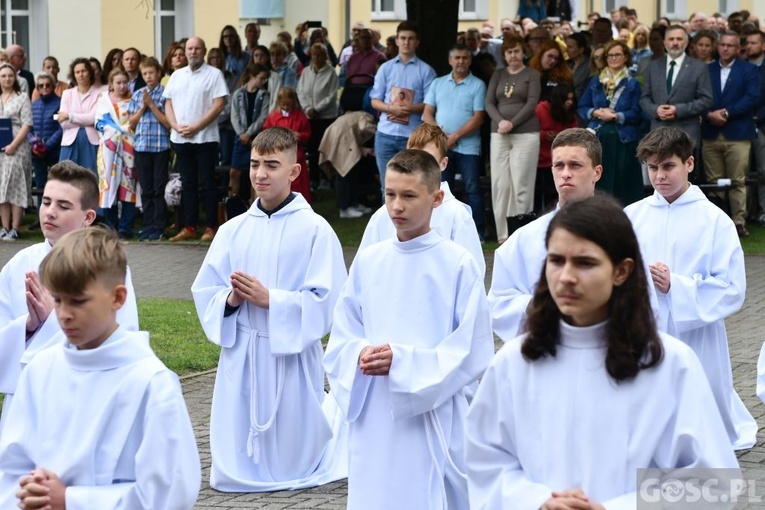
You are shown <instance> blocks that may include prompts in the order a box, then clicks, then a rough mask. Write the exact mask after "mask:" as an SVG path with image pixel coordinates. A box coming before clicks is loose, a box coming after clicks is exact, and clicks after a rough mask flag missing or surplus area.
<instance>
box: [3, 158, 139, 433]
mask: <svg viewBox="0 0 765 510" xmlns="http://www.w3.org/2000/svg"><path fill="white" fill-rule="evenodd" d="M97 207H98V179H97V178H96V175H95V174H94V173H93V172H92V171H91V170H89V169H87V168H83V167H81V166H79V165H76V164H74V163H72V162H71V161H62V162H61V163H57V164H56V165H53V167H51V169H50V172H49V173H48V182H47V183H46V184H45V190H44V191H43V198H42V206H41V207H40V225H41V226H42V232H43V235H44V236H45V241H43V242H42V243H38V244H34V245H32V246H30V247H28V248H24V249H23V250H21V251H20V252H18V253H17V254H16V255H14V257H13V258H12V259H11V260H10V261H8V263H7V264H6V265H5V266H4V267H3V269H2V271H0V325H1V326H0V353H2V355H0V393H4V394H5V401H4V405H3V420H2V422H3V423H5V421H6V419H5V415H6V414H7V412H8V408H9V406H10V402H11V397H12V395H13V394H14V393H16V384H17V382H18V379H19V374H21V369H22V368H23V367H24V366H25V365H26V364H27V363H29V362H30V361H31V359H32V358H33V357H34V356H35V355H36V354H37V353H39V352H40V351H42V350H43V349H45V348H46V347H49V346H50V345H53V344H54V343H56V342H57V341H59V340H60V339H59V338H57V336H56V333H58V332H59V331H60V328H59V325H58V322H57V320H56V317H55V315H54V316H53V317H51V313H52V312H53V305H54V303H53V298H52V297H51V295H50V293H49V292H48V289H46V288H45V286H44V285H43V284H42V283H41V281H40V277H39V275H38V273H37V271H38V268H39V267H40V263H41V262H42V260H43V258H44V257H45V256H46V255H47V254H48V253H49V252H50V250H51V248H52V247H53V246H54V245H55V244H56V242H57V241H58V240H59V239H60V238H61V237H62V236H64V235H65V234H67V233H69V232H72V231H74V230H77V229H80V228H83V227H87V226H89V225H90V224H92V223H93V220H95V219H96V208H97ZM125 286H126V287H127V301H126V303H125V305H124V306H123V307H121V308H120V310H119V312H118V316H117V319H118V322H119V323H120V324H121V325H122V327H123V328H124V329H127V330H133V331H135V330H138V309H137V307H136V301H135V292H134V291H133V284H132V281H131V279H130V270H129V268H128V269H127V273H126V275H125Z"/></svg>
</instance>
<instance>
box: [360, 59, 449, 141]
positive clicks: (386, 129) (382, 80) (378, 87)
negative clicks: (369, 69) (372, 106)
mask: <svg viewBox="0 0 765 510" xmlns="http://www.w3.org/2000/svg"><path fill="white" fill-rule="evenodd" d="M435 78H436V72H435V71H434V70H433V68H432V67H430V66H429V65H428V64H426V63H425V62H423V61H422V60H420V59H419V58H417V57H416V56H415V57H413V58H412V60H410V61H409V62H407V63H406V64H405V63H403V62H402V61H401V57H399V56H397V57H395V58H394V59H392V60H389V61H387V62H385V63H384V64H383V65H381V66H380V69H378V70H377V74H376V75H375V84H374V86H373V87H372V92H371V93H370V94H369V97H370V98H371V99H379V100H380V101H382V102H384V103H385V104H390V91H391V87H400V88H405V89H409V90H411V91H412V92H413V93H414V98H413V100H412V104H420V103H422V102H424V101H425V94H426V93H427V92H428V89H429V88H430V84H431V83H432V82H433V80H434V79H435ZM420 124H422V115H420V114H419V113H412V114H410V115H409V122H408V123H407V124H399V123H396V122H391V121H389V120H388V114H386V113H382V114H381V115H380V123H379V124H378V125H377V131H379V132H380V133H383V134H386V135H390V136H403V137H406V138H409V135H410V134H412V131H414V129H415V128H416V127H417V126H419V125H420Z"/></svg>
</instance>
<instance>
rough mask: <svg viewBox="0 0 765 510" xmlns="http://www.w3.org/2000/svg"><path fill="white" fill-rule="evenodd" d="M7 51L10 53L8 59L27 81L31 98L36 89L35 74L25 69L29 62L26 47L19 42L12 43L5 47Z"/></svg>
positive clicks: (17, 72)
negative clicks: (25, 51)
mask: <svg viewBox="0 0 765 510" xmlns="http://www.w3.org/2000/svg"><path fill="white" fill-rule="evenodd" d="M5 53H6V54H7V55H8V60H9V61H10V62H11V65H12V66H13V68H14V69H16V74H18V75H19V76H20V77H22V78H24V79H25V80H26V81H27V84H28V85H29V87H28V88H27V92H28V93H29V97H30V99H31V98H32V91H33V90H34V89H35V75H34V74H32V73H30V72H29V71H27V70H26V69H24V66H25V65H26V63H27V55H26V53H24V48H22V47H21V46H19V45H18V44H11V45H10V46H8V47H7V48H6V49H5Z"/></svg>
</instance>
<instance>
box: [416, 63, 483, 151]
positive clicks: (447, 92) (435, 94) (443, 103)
mask: <svg viewBox="0 0 765 510" xmlns="http://www.w3.org/2000/svg"><path fill="white" fill-rule="evenodd" d="M425 104H428V105H430V106H433V107H435V109H436V122H437V123H438V125H439V126H441V129H443V130H444V131H445V132H446V134H448V135H450V134H452V133H454V132H455V131H457V130H458V129H459V128H461V127H462V126H463V125H464V124H465V123H466V122H467V121H469V120H470V118H471V117H472V116H473V115H474V114H475V112H482V111H483V109H484V104H486V85H484V83H483V81H481V80H480V79H479V78H476V77H475V76H473V75H472V74H470V73H468V75H467V76H466V77H465V79H463V80H462V81H461V82H459V83H457V82H455V81H454V77H453V76H452V73H449V74H448V75H446V76H441V77H440V78H436V79H435V80H433V83H432V84H431V85H430V88H429V89H428V93H427V95H426V96H425ZM452 150H453V151H455V152H459V153H460V154H473V155H476V156H477V155H480V154H481V129H480V126H479V127H478V129H476V130H475V131H473V132H472V133H470V134H469V135H467V136H463V137H462V138H460V139H459V140H458V141H457V144H456V145H455V146H454V148H453V149H452Z"/></svg>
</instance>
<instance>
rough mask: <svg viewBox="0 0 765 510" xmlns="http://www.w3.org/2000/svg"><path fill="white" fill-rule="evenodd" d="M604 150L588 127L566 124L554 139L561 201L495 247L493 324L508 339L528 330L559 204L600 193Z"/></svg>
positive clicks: (555, 173)
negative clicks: (547, 238) (528, 316)
mask: <svg viewBox="0 0 765 510" xmlns="http://www.w3.org/2000/svg"><path fill="white" fill-rule="evenodd" d="M602 154H603V148H602V147H601V145H600V140H598V137H597V136H596V135H594V134H593V133H591V132H590V131H587V130H586V129H581V128H573V129H566V130H565V131H561V132H560V133H559V134H558V136H556V137H555V140H553V143H552V160H553V165H552V174H553V179H554V181H555V189H556V190H557V191H558V206H557V207H556V209H555V211H553V212H550V213H548V214H545V215H544V216H542V217H540V218H537V219H536V220H534V221H532V222H531V223H529V224H528V225H524V226H523V227H521V228H520V229H518V230H516V231H515V232H513V234H512V235H511V236H510V238H509V239H508V240H507V241H505V242H504V243H503V244H502V246H500V247H499V248H497V250H496V251H495V252H494V269H493V272H492V279H491V288H490V289H489V296H488V298H489V306H490V309H491V327H492V329H493V330H494V333H496V334H497V336H498V337H499V338H501V339H502V341H504V342H507V341H509V340H512V339H513V338H515V337H516V336H518V335H520V334H521V333H522V332H523V325H524V323H525V321H526V309H527V308H528V306H529V303H530V302H531V297H532V295H533V294H534V287H535V286H536V284H537V281H538V280H539V272H540V270H541V269H542V265H543V264H544V261H545V256H546V255H547V250H546V248H545V234H546V232H547V227H548V225H549V224H550V221H551V220H552V219H553V217H555V214H556V213H557V212H558V211H559V210H561V209H562V208H564V207H566V206H567V205H569V204H572V203H574V202H577V201H579V200H583V199H585V198H589V197H591V196H593V195H594V194H595V183H597V182H598V181H599V180H600V176H601V174H602V173H603V167H602V166H601V160H602Z"/></svg>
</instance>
